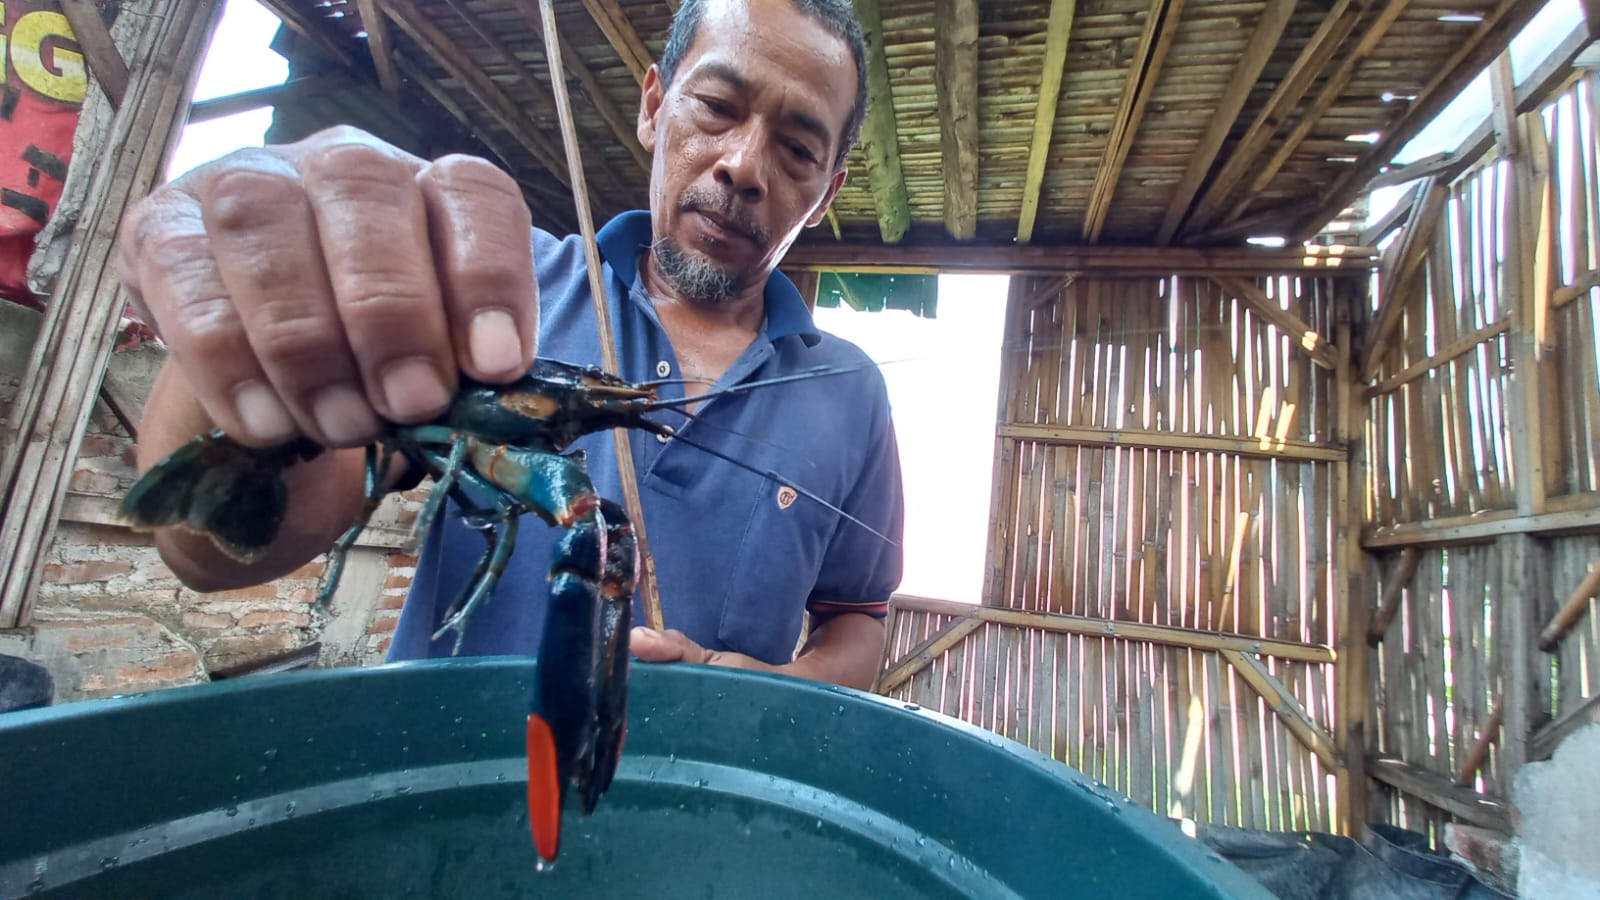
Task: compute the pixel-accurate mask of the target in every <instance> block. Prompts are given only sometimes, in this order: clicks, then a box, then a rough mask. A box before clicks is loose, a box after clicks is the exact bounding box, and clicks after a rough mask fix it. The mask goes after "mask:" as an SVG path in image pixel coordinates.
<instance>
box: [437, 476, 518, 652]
mask: <svg viewBox="0 0 1600 900" xmlns="http://www.w3.org/2000/svg"><path fill="white" fill-rule="evenodd" d="M521 515H522V510H521V508H520V507H519V506H517V505H516V504H514V503H506V504H504V505H503V507H502V509H501V518H500V524H499V527H498V528H495V529H493V533H494V543H493V545H492V546H491V548H490V549H489V551H488V552H487V553H485V554H484V558H483V559H481V560H479V561H478V567H477V570H476V571H475V572H474V573H473V577H472V581H471V582H470V583H469V584H468V586H467V594H466V600H464V601H463V602H462V603H461V608H460V609H458V610H456V612H455V613H453V614H452V615H451V616H450V617H449V618H448V619H446V620H445V621H444V623H443V624H441V625H440V626H439V629H438V630H437V631H435V632H434V633H433V639H434V640H438V639H439V638H442V637H444V636H445V635H446V634H449V633H450V632H452V631H454V632H455V633H456V643H455V646H454V647H453V648H452V649H451V651H450V652H451V653H452V654H459V653H460V652H461V645H462V644H463V643H465V642H466V639H467V620H468V619H470V618H471V617H472V614H473V613H474V612H477V610H478V607H479V606H480V605H481V604H482V603H483V601H484V600H487V599H488V598H489V595H490V594H492V593H494V588H495V585H497V584H499V583H500V576H501V575H502V574H504V573H505V570H506V564H507V563H509V562H510V561H511V551H512V549H513V548H515V547H516V545H517V526H518V521H519V519H520V517H521Z"/></svg>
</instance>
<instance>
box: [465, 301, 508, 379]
mask: <svg viewBox="0 0 1600 900" xmlns="http://www.w3.org/2000/svg"><path fill="white" fill-rule="evenodd" d="M467 342H468V346H469V349H470V350H471V352H472V364H473V365H475V366H477V367H478V371H480V372H482V373H484V374H485V375H490V374H493V375H520V374H521V373H520V372H518V371H517V370H518V369H519V368H521V367H522V339H521V338H520V337H518V336H517V321H516V320H515V319H513V318H511V314H510V313H508V312H506V311H505V310H503V309H489V310H484V311H483V312H481V313H478V314H477V315H476V316H474V317H473V318H472V325H471V326H470V327H469V329H468V331H467Z"/></svg>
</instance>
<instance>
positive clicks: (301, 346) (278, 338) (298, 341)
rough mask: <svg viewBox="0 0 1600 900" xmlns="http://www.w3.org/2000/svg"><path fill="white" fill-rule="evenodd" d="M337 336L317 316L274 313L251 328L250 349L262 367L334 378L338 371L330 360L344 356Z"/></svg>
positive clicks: (298, 311)
mask: <svg viewBox="0 0 1600 900" xmlns="http://www.w3.org/2000/svg"><path fill="white" fill-rule="evenodd" d="M337 334H338V331H337V330H336V329H333V328H330V327H329V323H328V321H327V319H326V318H324V317H322V316H318V315H315V314H314V313H308V312H306V311H304V310H283V311H281V312H279V311H272V312H267V313H265V314H263V315H261V316H260V317H259V321H258V322H256V324H255V325H254V327H252V328H251V330H250V345H251V347H252V348H253V349H254V350H255V352H256V355H257V356H258V357H260V359H261V361H262V363H264V364H266V365H268V366H272V367H274V368H277V369H279V370H282V371H287V372H288V373H290V374H291V375H292V374H297V373H304V374H308V375H310V374H322V373H324V372H328V373H330V374H331V372H332V370H334V369H335V368H336V367H335V366H332V365H330V364H329V361H330V359H332V358H333V357H334V354H336V353H342V352H343V348H342V346H341V342H340V341H339V340H338V339H337V338H336V337H334V336H335V335H337ZM302 363H303V364H304V365H301V364H302Z"/></svg>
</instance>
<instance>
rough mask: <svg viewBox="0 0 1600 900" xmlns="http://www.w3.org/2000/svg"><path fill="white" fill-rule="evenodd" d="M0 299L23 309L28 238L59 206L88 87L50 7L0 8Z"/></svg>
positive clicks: (1, 2) (45, 0) (34, 3)
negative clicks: (0, 77)
mask: <svg viewBox="0 0 1600 900" xmlns="http://www.w3.org/2000/svg"><path fill="white" fill-rule="evenodd" d="M0 29H3V33H0V51H3V52H4V58H5V83H4V84H3V85H0V297H4V298H6V299H9V300H15V301H17V302H19V303H25V304H28V305H38V303H39V301H40V298H37V297H35V296H34V295H33V293H32V292H31V291H29V290H28V284H27V266H28V257H29V256H30V255H32V253H33V238H34V235H35V234H37V233H38V231H39V229H40V228H42V227H44V223H45V222H46V221H48V220H49V218H50V214H51V213H52V212H53V211H54V210H55V207H56V203H57V202H58V201H60V199H61V186H62V183H63V182H65V181H66V178H67V164H68V162H69V161H70V160H71V157H72V135H73V132H74V131H75V130H76V129H77V127H78V113H79V111H80V110H81V109H82V107H83V95H84V92H85V91H86V90H87V88H88V85H89V77H88V71H87V70H86V69H85V67H84V63H83V52H82V48H81V47H79V46H78V41H77V39H76V38H75V37H74V36H73V34H72V28H71V27H70V26H68V24H67V18H66V16H63V15H62V14H61V12H60V10H59V9H58V8H57V7H56V6H55V5H54V4H53V3H51V2H50V0H0Z"/></svg>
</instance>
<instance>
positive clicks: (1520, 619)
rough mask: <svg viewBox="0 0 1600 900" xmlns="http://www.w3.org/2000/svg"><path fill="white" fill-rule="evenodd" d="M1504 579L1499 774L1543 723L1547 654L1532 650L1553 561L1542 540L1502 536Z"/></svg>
mask: <svg viewBox="0 0 1600 900" xmlns="http://www.w3.org/2000/svg"><path fill="white" fill-rule="evenodd" d="M1498 546H1499V550H1500V553H1501V563H1500V566H1501V572H1502V573H1503V574H1502V578H1503V581H1502V583H1501V585H1500V590H1499V592H1498V595H1497V596H1498V601H1499V602H1498V603H1497V604H1496V607H1495V628H1496V629H1497V630H1498V631H1499V634H1500V638H1499V640H1501V641H1502V642H1503V643H1501V645H1500V647H1501V652H1500V653H1499V659H1500V672H1499V675H1500V698H1501V701H1500V703H1501V705H1500V710H1499V711H1500V713H1501V714H1502V722H1503V724H1504V733H1503V735H1502V737H1501V743H1500V768H1499V771H1500V780H1501V781H1502V782H1503V783H1506V784H1509V783H1510V781H1511V777H1512V775H1513V774H1514V773H1515V772H1516V771H1517V769H1519V768H1521V767H1522V764H1523V763H1525V762H1528V761H1529V759H1530V758H1531V757H1530V750H1529V742H1530V741H1531V740H1532V737H1533V732H1534V729H1536V728H1537V727H1538V726H1540V725H1541V724H1543V721H1544V719H1545V718H1547V717H1546V716H1545V715H1543V714H1542V712H1541V711H1542V710H1544V709H1546V708H1547V707H1546V706H1545V704H1546V702H1547V701H1546V700H1545V699H1544V694H1546V693H1547V692H1548V690H1549V681H1550V679H1549V672H1548V671H1547V670H1546V671H1544V673H1543V674H1544V676H1545V677H1543V678H1540V677H1539V675H1540V671H1539V668H1538V667H1540V666H1541V665H1544V664H1545V661H1544V658H1543V657H1541V656H1540V655H1539V654H1537V653H1535V652H1534V635H1535V633H1536V629H1537V628H1538V619H1537V616H1538V609H1539V605H1540V600H1541V598H1543V597H1544V596H1546V595H1547V594H1548V593H1549V591H1550V563H1549V559H1548V553H1547V552H1546V550H1545V546H1544V543H1543V542H1542V541H1541V540H1540V539H1538V538H1536V537H1533V536H1532V535H1526V534H1513V535H1507V536H1505V537H1503V538H1501V539H1500V540H1499V542H1498Z"/></svg>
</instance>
